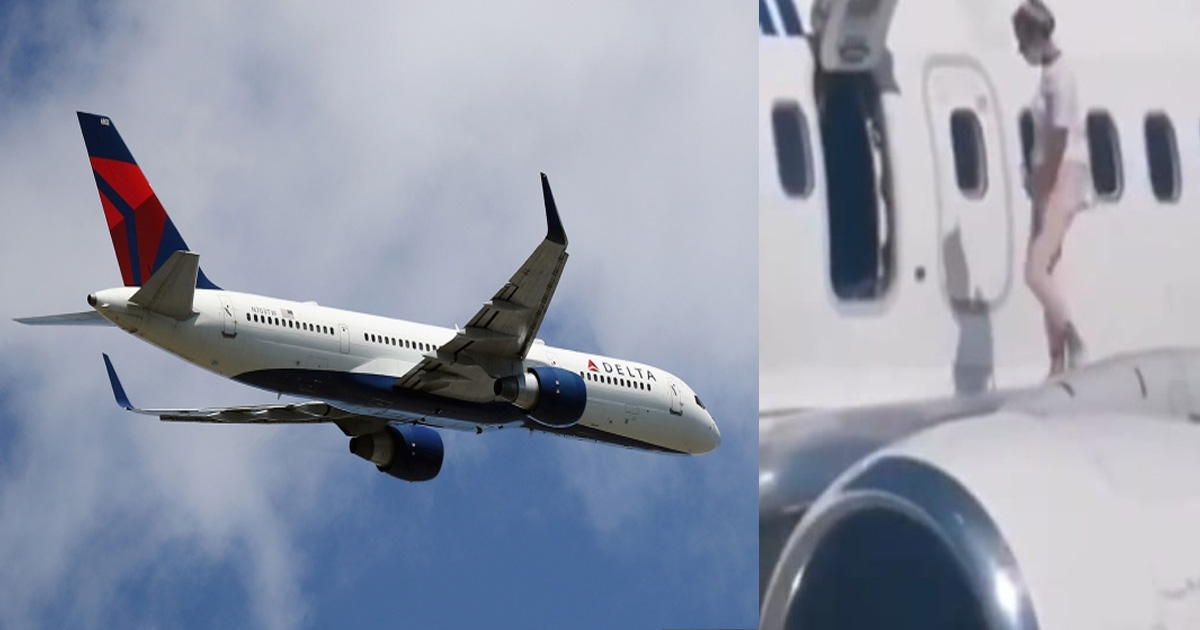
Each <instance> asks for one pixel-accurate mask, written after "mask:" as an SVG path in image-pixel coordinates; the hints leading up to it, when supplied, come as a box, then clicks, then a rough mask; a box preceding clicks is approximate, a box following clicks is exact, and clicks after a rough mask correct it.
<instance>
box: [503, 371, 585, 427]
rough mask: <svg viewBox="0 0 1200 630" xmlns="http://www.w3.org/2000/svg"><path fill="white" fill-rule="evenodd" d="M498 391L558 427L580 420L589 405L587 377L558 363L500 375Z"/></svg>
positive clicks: (535, 417) (537, 416)
mask: <svg viewBox="0 0 1200 630" xmlns="http://www.w3.org/2000/svg"><path fill="white" fill-rule="evenodd" d="M495 391H496V395H497V396H500V397H501V398H503V399H505V400H507V401H509V402H511V403H512V404H514V405H516V406H518V407H520V408H521V409H524V410H525V411H526V412H527V413H528V415H529V417H530V418H533V419H534V420H536V421H537V422H539V423H541V424H544V425H546V426H548V427H554V428H556V429H561V428H565V427H569V426H571V425H573V424H575V423H576V422H579V419H580V418H582V417H583V410H584V407H586V406H587V386H586V385H584V383H583V377H581V376H579V375H578V374H576V373H574V372H569V371H567V370H564V369H561V368H556V367H548V366H541V367H535V368H529V371H527V372H525V373H524V374H522V375H520V376H506V377H504V378H499V379H496V386H495Z"/></svg>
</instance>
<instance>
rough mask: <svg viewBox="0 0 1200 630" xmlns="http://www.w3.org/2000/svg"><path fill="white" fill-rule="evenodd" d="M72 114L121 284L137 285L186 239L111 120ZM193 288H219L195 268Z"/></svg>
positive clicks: (185, 248)
mask: <svg viewBox="0 0 1200 630" xmlns="http://www.w3.org/2000/svg"><path fill="white" fill-rule="evenodd" d="M78 113H79V127H80V129H82V130H83V142H84V144H86V145H87V152H88V159H89V160H91V163H92V174H93V175H95V176H96V187H97V188H98V189H99V191H100V204H101V205H102V206H104V218H105V219H107V220H108V231H109V234H111V235H112V242H113V249H115V250H116V251H117V263H118V264H119V265H120V266H121V276H122V278H124V280H125V286H130V287H139V286H142V284H144V283H145V282H146V281H147V280H149V279H150V276H151V275H153V274H154V272H155V271H158V268H159V267H161V266H162V264H163V263H165V262H166V261H167V259H168V258H170V257H171V254H174V253H175V252H176V251H179V250H184V251H188V247H187V244H186V243H184V242H183V237H181V236H180V235H179V230H176V229H175V224H174V223H171V217H168V216H167V211H166V210H164V209H163V207H162V204H161V203H159V201H158V197H157V196H156V195H155V194H154V191H153V190H152V189H151V188H150V182H148V181H146V176H145V175H143V174H142V169H141V168H140V167H139V166H138V165H137V162H134V161H133V155H132V154H130V153H129V149H128V148H126V147H125V142H124V141H122V140H121V134H119V133H117V128H116V127H115V126H114V125H113V123H112V121H111V120H109V119H108V118H107V117H104V116H97V115H95V114H85V113H83V112H78ZM196 288H198V289H217V288H219V287H218V286H217V285H215V284H213V283H212V282H211V281H209V279H208V278H207V277H206V276H205V275H204V270H203V269H201V270H200V273H199V274H198V275H197V277H196Z"/></svg>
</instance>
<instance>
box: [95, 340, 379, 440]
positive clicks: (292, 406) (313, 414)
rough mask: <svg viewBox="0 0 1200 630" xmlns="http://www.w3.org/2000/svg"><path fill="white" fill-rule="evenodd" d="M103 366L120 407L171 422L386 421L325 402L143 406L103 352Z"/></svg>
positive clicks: (372, 422)
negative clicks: (137, 404)
mask: <svg viewBox="0 0 1200 630" xmlns="http://www.w3.org/2000/svg"><path fill="white" fill-rule="evenodd" d="M104 367H105V369H106V370H107V371H108V381H109V385H111V386H112V390H113V397H114V398H116V400H117V405H119V406H120V407H121V408H123V409H125V410H127V411H132V412H134V413H139V414H142V415H147V416H158V417H159V419H161V420H165V421H168V422H212V423H228V424H271V423H277V424H304V423H312V422H348V421H355V422H358V423H359V424H363V423H367V424H370V425H371V426H379V427H382V426H384V425H386V424H387V423H386V421H384V420H383V419H381V418H369V417H366V416H360V415H358V414H354V413H351V412H349V411H346V410H344V409H340V408H338V407H335V406H333V405H331V404H329V403H326V402H320V401H309V402H302V403H287V404H276V405H241V406H235V407H205V408H195V409H140V408H138V407H135V406H134V405H133V403H131V402H129V396H128V395H126V394H125V388H124V387H123V386H122V385H121V379H119V378H118V377H117V371H116V369H115V368H113V364H112V360H110V359H109V358H108V355H107V354H105V355H104Z"/></svg>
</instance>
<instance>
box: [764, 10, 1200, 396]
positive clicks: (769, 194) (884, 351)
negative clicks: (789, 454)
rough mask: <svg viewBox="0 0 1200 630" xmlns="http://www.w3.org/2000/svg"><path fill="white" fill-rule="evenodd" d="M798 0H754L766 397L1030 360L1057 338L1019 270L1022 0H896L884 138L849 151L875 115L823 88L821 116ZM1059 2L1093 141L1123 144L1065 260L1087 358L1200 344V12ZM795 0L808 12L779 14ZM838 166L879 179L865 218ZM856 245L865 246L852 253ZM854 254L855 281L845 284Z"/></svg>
mask: <svg viewBox="0 0 1200 630" xmlns="http://www.w3.org/2000/svg"><path fill="white" fill-rule="evenodd" d="M785 4H786V5H787V6H785V7H783V8H782V9H781V6H782V5H785ZM809 4H810V3H809V2H807V1H806V0H800V1H795V0H767V1H766V2H765V3H764V4H763V5H762V6H763V7H765V8H766V9H767V11H766V12H765V13H763V17H760V31H761V34H760V38H759V73H760V75H759V112H760V114H759V121H760V122H759V165H760V166H759V195H760V197H759V199H760V201H759V225H760V228H759V229H760V231H759V243H760V264H759V268H760V287H761V288H760V303H759V313H760V315H759V316H760V345H759V347H760V355H759V356H760V359H759V365H760V379H761V380H760V410H761V411H762V412H763V413H775V412H782V411H786V410H794V409H812V408H828V407H847V406H858V405H869V404H878V403H884V402H897V401H905V400H920V399H927V398H937V397H943V396H953V395H964V394H973V393H979V392H982V391H990V390H994V389H1003V388H1008V387H1022V386H1027V385H1030V384H1033V383H1035V382H1037V381H1039V380H1041V379H1042V378H1044V377H1045V376H1046V374H1047V371H1048V368H1049V360H1048V350H1047V347H1046V336H1045V332H1044V325H1043V319H1042V310H1041V307H1040V305H1039V303H1038V302H1037V301H1036V300H1035V299H1034V296H1033V295H1032V293H1031V292H1030V290H1029V289H1028V287H1027V286H1026V284H1025V280H1024V273H1023V267H1024V263H1025V253H1026V248H1027V246H1028V240H1029V234H1030V229H1031V210H1030V200H1029V197H1028V196H1027V194H1026V192H1025V188H1024V172H1023V158H1022V145H1023V142H1022V138H1021V132H1020V124H1019V120H1020V119H1021V115H1022V113H1023V111H1025V110H1026V109H1027V108H1028V107H1029V105H1030V102H1031V101H1032V98H1033V95H1034V93H1035V90H1036V86H1037V81H1038V77H1039V70H1038V69H1037V68H1033V67H1030V66H1029V65H1028V64H1026V63H1025V61H1024V60H1023V59H1022V58H1021V57H1020V56H1019V55H1018V53H1017V49H1016V43H1015V41H1014V39H1013V36H1012V29H1011V24H1010V21H1009V20H1010V16H1011V14H1012V10H1013V7H1014V6H1015V3H1013V2H1004V1H999V0H996V1H979V2H959V1H957V0H924V1H922V2H915V3H914V2H900V3H898V5H897V8H896V10H895V15H894V18H893V19H892V23H891V26H890V30H889V32H888V34H887V41H886V47H887V50H888V52H889V54H890V59H889V62H888V70H885V71H884V72H883V74H884V75H890V77H889V80H888V81H887V83H890V85H882V86H881V96H880V97H879V99H878V108H879V112H880V114H879V120H880V123H881V126H882V127H883V128H884V130H885V136H886V143H885V146H884V147H882V148H875V149H872V150H864V151H861V152H860V153H859V154H858V155H857V156H856V155H855V154H854V152H853V151H846V150H844V148H845V146H847V143H853V142H861V141H862V138H866V137H869V132H856V131H855V130H853V129H852V127H853V124H852V123H851V124H847V123H846V120H847V118H846V116H845V115H844V114H845V111H846V110H845V109H844V108H848V107H849V108H852V107H855V106H856V104H855V99H853V98H849V99H841V100H837V101H836V102H833V104H832V105H829V107H839V108H843V109H841V110H839V112H840V114H841V115H842V117H841V118H840V119H839V120H840V122H838V123H836V124H830V125H827V126H826V127H825V128H823V126H822V124H821V121H822V115H823V112H822V109H821V107H819V106H818V103H817V101H818V99H817V97H816V89H815V88H814V79H815V72H816V70H815V67H816V64H815V62H814V56H813V48H812V46H811V41H810V35H811V34H810V33H809V31H808V29H809V28H810V25H809V24H808V23H807V20H808V18H809V6H808V5H809ZM1050 4H1051V5H1052V8H1053V10H1054V12H1055V14H1056V17H1057V24H1058V27H1057V29H1056V31H1055V39H1056V41H1057V42H1058V44H1059V45H1060V46H1061V48H1062V49H1063V51H1064V55H1066V58H1067V59H1069V61H1070V62H1071V65H1072V66H1073V68H1074V69H1075V73H1076V75H1077V81H1078V93H1079V97H1080V99H1081V105H1082V108H1083V109H1084V111H1085V115H1089V114H1090V115H1094V116H1095V122H1096V123H1098V124H1097V127H1096V133H1095V135H1094V137H1093V141H1099V143H1100V144H1105V143H1108V144H1109V145H1110V146H1114V147H1115V171H1116V173H1115V178H1113V179H1115V188H1116V189H1115V191H1112V190H1110V191H1108V192H1107V193H1101V194H1099V195H1098V196H1097V198H1096V199H1095V202H1094V203H1093V204H1092V205H1091V207H1089V208H1087V209H1086V210H1084V211H1082V212H1081V213H1079V214H1078V215H1077V216H1076V218H1075V220H1074V224H1073V225H1072V227H1071V229H1070V231H1069V233H1068V235H1067V239H1066V243H1065V246H1064V251H1063V255H1062V261H1061V264H1060V265H1059V267H1058V269H1057V271H1056V272H1055V278H1056V281H1057V282H1058V284H1059V286H1060V287H1061V288H1060V290H1061V292H1062V294H1063V295H1064V297H1065V300H1066V302H1067V304H1068V306H1069V308H1070V310H1071V313H1072V316H1073V318H1074V320H1075V322H1076V323H1077V325H1078V327H1079V329H1080V331H1081V332H1082V333H1083V335H1084V338H1085V340H1086V341H1087V343H1088V351H1089V354H1090V356H1091V358H1092V359H1100V358H1103V357H1106V356H1111V355H1114V354H1117V353H1121V352H1128V351H1136V350H1141V349H1146V348H1153V347H1160V346H1171V347H1178V346H1189V345H1196V344H1200V326H1198V325H1197V323H1196V322H1198V321H1200V290H1198V287H1200V256H1198V255H1197V252H1198V251H1200V249H1197V247H1196V239H1197V235H1200V186H1198V185H1197V182H1200V134H1198V133H1197V131H1196V130H1197V121H1200V85H1197V83H1196V81H1195V80H1194V76H1195V68H1196V67H1197V65H1200V39H1197V38H1196V37H1195V33H1196V32H1198V31H1200V12H1197V11H1196V10H1195V8H1194V6H1193V5H1192V3H1186V2H1169V1H1166V0H1163V1H1155V2H1145V3H1138V5H1137V8H1136V9H1134V8H1133V5H1130V4H1129V3H1124V2H1110V1H1097V0H1056V1H1054V2H1051V3H1050ZM760 10H761V9H760ZM793 15H798V16H799V19H800V20H801V21H802V24H800V25H799V28H795V27H794V26H793V27H788V26H786V23H788V22H790V23H792V24H793V25H794V24H795V22H796V20H793V19H792V18H791V16H793ZM785 17H786V19H785ZM868 106H869V104H868ZM789 108H790V109H789ZM796 110H798V111H799V112H800V113H801V116H800V120H801V123H800V124H801V127H802V128H803V134H802V135H803V136H804V141H802V142H800V143H799V144H800V145H801V147H800V148H799V149H797V150H795V151H794V152H793V153H795V154H794V155H789V156H788V157H787V159H783V160H781V154H785V153H787V152H788V149H787V147H784V148H782V149H781V148H780V147H781V142H780V133H779V128H778V127H779V125H780V124H781V123H782V124H790V122H789V121H790V120H793V119H794V118H788V117H787V115H788V111H796ZM825 115H829V114H828V112H825ZM955 115H958V116H960V117H961V118H960V121H968V122H970V120H971V119H973V121H974V122H970V124H964V125H962V126H961V127H958V128H957V129H956V131H957V132H958V133H960V135H962V136H966V135H970V134H971V133H976V134H977V137H978V138H979V139H980V140H981V142H980V143H979V148H978V153H977V154H976V155H977V156H978V159H970V160H967V161H966V162H964V163H960V166H962V167H963V169H964V170H966V171H977V173H978V175H979V177H974V176H972V177H968V178H967V182H968V188H970V190H964V189H963V182H962V180H961V178H960V173H959V172H956V156H955V149H954V146H955V140H954V138H953V134H952V130H955V127H953V125H954V123H953V122H952V118H953V117H954V116H955ZM851 118H852V116H851ZM1164 120H1165V121H1166V122H1167V123H1168V124H1169V126H1170V127H1171V128H1172V131H1171V133H1170V134H1168V135H1169V141H1168V142H1166V143H1157V141H1156V140H1154V138H1152V136H1153V134H1154V133H1157V132H1156V130H1155V129H1153V128H1152V127H1155V126H1156V125H1157V126H1158V128H1161V123H1162V121H1164ZM1106 121H1111V133H1108V132H1106V131H1105V129H1104V123H1105V122H1106ZM972 127H974V132H972ZM826 133H829V134H833V133H836V134H838V137H836V138H826V140H827V141H830V142H832V143H834V144H836V145H837V146H838V148H837V149H836V150H835V152H834V153H833V154H830V152H829V151H827V150H823V144H822V141H823V134H826ZM959 139H961V138H959ZM1156 145H1157V148H1156ZM1163 146H1165V147H1166V148H1165V149H1164V148H1162V147H1163ZM830 155H834V158H833V159H832V160H831V159H830ZM1151 156H1153V160H1152V159H1151ZM1095 159H1096V158H1095V155H1093V160H1095ZM1152 161H1153V162H1155V163H1156V165H1155V166H1154V167H1153V168H1152V166H1151V162H1152ZM788 169H803V171H794V172H790V173H789V172H788ZM884 171H887V172H888V174H889V177H884V175H883V173H884ZM1152 171H1156V172H1157V173H1156V175H1153V177H1156V178H1158V179H1159V182H1160V190H1159V191H1157V192H1156V191H1155V189H1154V186H1153V185H1152V174H1151V173H1152ZM788 177H791V178H792V179H790V180H788V181H787V182H786V185H785V180H786V179H787V178H788ZM1172 177H1173V178H1174V179H1175V182H1174V185H1173V186H1171V185H1167V186H1162V183H1163V182H1164V181H1165V182H1168V183H1169V180H1170V179H1171V178H1172ZM806 178H807V181H808V184H807V188H806V187H805V186H804V180H805V179H806ZM1164 178H1165V179H1164ZM980 180H981V181H980ZM972 181H974V182H975V183H974V184H972V183H971V182H972ZM832 186H843V187H844V188H845V190H842V191H840V192H839V193H838V194H840V198H841V199H843V200H846V199H849V200H851V201H854V202H855V203H858V202H861V201H863V200H864V199H867V200H868V201H869V200H870V199H872V198H873V199H874V202H873V205H874V209H872V210H870V211H868V213H867V214H874V215H875V218H870V217H866V215H864V217H866V218H863V217H860V218H863V220H861V221H860V220H859V219H851V220H846V219H845V217H846V216H848V213H849V214H852V213H854V212H858V211H857V210H854V209H852V208H849V207H848V205H846V204H843V205H839V204H838V203H833V202H831V201H830V198H831V187H832ZM789 187H790V188H791V189H792V190H790V191H789V190H788V188H789ZM885 189H886V190H887V193H886V194H885V193H883V192H882V191H883V190H885ZM1172 189H1173V190H1172ZM864 191H865V194H863V193H864ZM1164 191H1166V194H1164ZM859 229H865V230H867V231H868V232H869V233H868V234H866V235H862V234H855V230H859ZM846 243H850V246H847V245H846ZM838 244H840V246H841V247H842V253H841V254H836V255H835V253H834V251H833V250H834V249H835V247H836V246H838ZM864 247H865V248H871V247H874V248H877V249H878V251H879V253H878V256H875V255H871V256H867V257H866V258H862V257H861V256H860V254H861V253H862V251H863V249H862V248H864ZM855 248H858V249H855ZM863 260H866V261H867V262H866V263H865V264H864V263H863ZM838 265H841V266H842V267H843V269H842V270H838V269H836V267H837V266H838ZM875 267H878V273H876V272H875ZM864 269H865V270H866V272H867V273H866V274H864V273H863V271H864ZM855 274H859V275H863V276H864V277H865V278H866V279H865V281H864V284H863V286H866V287H867V289H861V288H858V287H854V286H851V285H852V284H853V282H852V281H850V280H847V278H852V277H853V276H854V275H855ZM837 282H842V283H843V284H844V286H841V287H836V286H835V283H837ZM856 291H858V292H859V293H858V294H857V295H852V294H854V293H855V292H856ZM839 292H840V293H841V294H842V295H839ZM847 295H850V297H847ZM864 296H865V297H864Z"/></svg>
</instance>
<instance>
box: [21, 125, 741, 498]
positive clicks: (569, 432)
mask: <svg viewBox="0 0 1200 630" xmlns="http://www.w3.org/2000/svg"><path fill="white" fill-rule="evenodd" d="M79 122H80V128H81V130H82V131H83V135H84V141H85V145H86V146H87V149H88V155H89V160H90V162H91V165H92V170H93V175H94V176H95V178H96V182H97V187H98V190H99V193H100V199H101V205H102V207H103V210H104V213H105V217H106V219H107V220H108V226H109V231H110V235H111V237H112V239H113V245H114V249H115V250H116V253H117V259H118V263H119V266H120V268H121V273H122V276H123V279H124V280H125V285H126V286H123V287H117V288H112V289H105V290H101V291H97V292H95V293H92V294H90V295H88V297H87V301H88V304H89V305H90V306H91V307H92V308H93V309H94V311H87V312H83V313H70V314H65V315H53V316H45V317H33V318H24V319H18V320H17V321H20V322H22V323H26V324H34V325H96V324H100V325H109V324H115V325H116V326H118V327H120V328H122V329H124V330H125V331H127V332H129V333H131V334H134V335H136V336H137V337H140V338H141V339H143V340H145V341H146V342H148V343H150V344H152V345H155V346H157V347H159V348H162V349H163V350H166V351H167V352H170V353H172V354H174V355H176V356H178V357H180V358H182V359H184V360H186V361H188V362H190V363H193V364H195V365H198V366H200V367H202V368H204V369H206V370H209V371H212V372H215V373H217V374H220V375H221V376H225V377H228V378H231V379H234V380H236V381H239V382H242V383H245V384H248V385H252V386H254V387H258V388H261V389H265V390H268V391H272V392H278V393H280V394H289V395H292V396H296V397H299V398H302V399H307V400H308V401H310V402H302V403H276V404H265V405H252V406H241V407H226V408H220V407H218V408H210V409H139V408H136V407H135V406H134V405H133V404H132V403H131V402H130V401H129V397H128V396H127V395H126V394H125V390H124V387H123V386H122V385H121V383H120V381H119V379H118V378H117V374H116V370H115V368H114V367H113V364H112V362H111V361H110V359H109V358H108V356H107V355H105V357H104V360H105V364H106V367H107V370H108V375H109V379H110V382H111V385H112V388H113V393H114V395H115V397H116V399H117V402H118V404H119V405H121V406H122V407H125V408H126V409H129V410H131V411H135V412H138V413H143V414H148V415H155V416H159V417H160V418H161V419H163V420H171V421H189V422H215V423H222V422H227V423H308V422H330V423H335V424H336V425H337V426H338V428H340V429H341V430H342V431H343V432H344V433H345V434H346V435H348V436H350V437H351V441H350V450H351V452H353V453H354V454H356V455H358V456H360V457H362V458H363V459H367V460H369V461H372V462H373V463H375V464H376V465H377V467H378V468H379V470H380V471H382V472H386V473H388V474H391V475H393V476H395V477H398V478H400V479H405V480H408V481H427V480H429V479H432V478H433V477H435V476H436V475H437V474H438V472H439V471H440V470H441V465H442V459H443V453H444V451H443V446H442V440H441V438H440V436H439V435H438V433H437V432H436V431H435V430H434V429H433V428H445V429H456V430H465V431H473V432H475V433H483V432H484V431H485V430H498V429H504V428H510V429H513V430H515V429H517V428H527V429H529V430H530V431H533V430H539V431H545V432H549V433H554V434H558V435H564V436H568V437H576V438H582V439H586V440H592V441H597V442H603V443H608V444H615V445H619V446H625V447H630V448H634V449H642V450H649V451H658V452H667V453H676V454H701V453H707V452H709V451H712V450H713V449H715V448H716V447H717V446H718V444H720V440H721V434H720V431H719V430H718V429H717V425H716V423H715V422H714V421H713V419H712V416H711V415H709V413H708V411H707V410H706V409H705V408H704V405H703V403H701V401H700V398H699V397H698V396H697V395H696V393H695V392H694V391H693V390H692V389H691V388H690V387H688V385H687V384H686V383H684V382H683V380H682V379H680V378H678V377H676V376H675V375H673V374H671V373H670V372H667V371H666V370H663V369H661V368H658V367H653V366H649V365H645V364H641V363H636V362H633V361H628V360H625V359H617V358H612V357H605V356H600V355H594V354H588V353H581V352H576V351H573V350H567V349H560V348H553V347H550V346H547V345H545V343H543V342H542V341H541V340H540V339H537V338H536V334H537V330H538V327H539V326H540V325H541V322H542V319H543V317H544V316H545V313H546V310H547V308H548V307H549V304H550V301H551V298H552V297H553V294H554V290H555V288H556V287H557V284H558V280H559V278H560V276H561V273H562V270H563V268H564V266H565V264H566V260H567V252H566V247H567V237H566V232H565V231H564V230H563V227H562V223H561V221H560V219H559V216H558V210H557V207H556V205H555V203H554V198H553V195H552V193H551V192H550V185H549V181H548V180H547V179H546V177H545V175H542V193H543V197H544V201H545V206H546V219H547V233H546V237H545V239H544V240H543V241H542V243H541V244H540V245H538V247H537V248H536V249H535V250H534V252H533V253H532V254H531V255H530V257H529V258H528V259H527V260H526V261H525V263H524V264H523V265H522V266H521V267H520V268H519V269H518V271H517V272H516V273H515V274H514V275H513V276H512V278H511V279H510V280H509V281H508V282H507V283H506V284H504V285H503V286H502V288H501V289H500V291H498V292H497V293H496V294H495V296H493V297H492V299H490V300H488V301H486V302H484V304H483V306H482V308H481V309H480V310H479V311H478V313H476V315H475V316H474V317H473V318H471V319H470V320H469V321H468V323H467V324H466V326H464V327H463V328H461V329H458V328H456V329H454V330H451V329H447V328H440V327H437V326H428V325H424V324H418V323H414V322H408V321H403V320H399V319H390V318H386V317H377V316H373V315H367V314H362V313H355V312H352V311H345V310H339V309H334V308H328V307H324V306H320V305H318V304H316V303H313V302H292V301H288V300H281V299H278V298H272V297H267V296H260V295H253V294H248V293H237V292H233V291H226V290H223V289H221V288H219V287H218V286H217V285H216V284H214V283H213V282H212V281H210V280H209V279H208V278H207V276H206V275H205V274H204V272H203V270H202V269H201V268H200V264H199V256H198V255H197V254H195V253H193V252H190V251H188V249H187V246H186V244H185V243H184V242H183V239H182V237H181V236H180V235H179V232H178V230H177V229H176V228H175V226H174V224H173V222H172V221H171V219H170V218H169V217H168V216H167V214H166V211H165V210H164V209H163V208H162V205H161V204H160V203H159V202H158V198H157V196H156V195H155V194H154V192H153V190H152V189H151V188H150V185H149V182H148V181H147V180H146V178H145V177H144V175H143V174H142V172H141V169H140V167H139V166H138V165H137V164H136V162H134V160H133V156H132V154H131V153H130V152H129V150H128V149H127V148H126V146H125V144H124V141H123V140H122V139H121V137H120V135H119V134H118V133H117V131H116V127H115V126H114V125H113V124H112V121H111V120H110V119H108V118H106V117H103V116H97V115H94V114H86V113H82V112H81V113H80V114H79ZM431 427H433V428H431Z"/></svg>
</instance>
